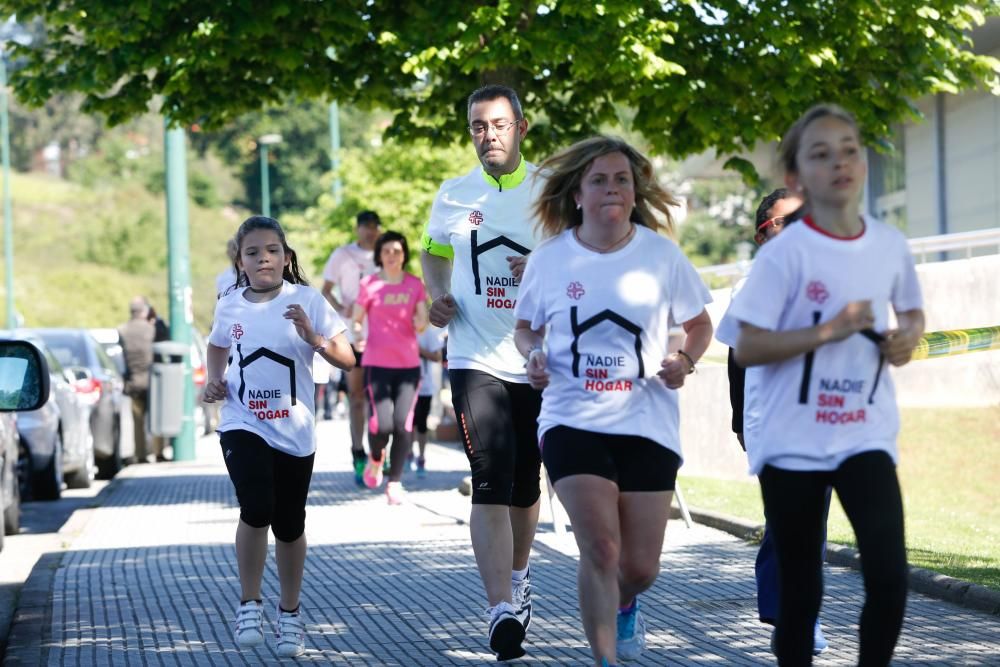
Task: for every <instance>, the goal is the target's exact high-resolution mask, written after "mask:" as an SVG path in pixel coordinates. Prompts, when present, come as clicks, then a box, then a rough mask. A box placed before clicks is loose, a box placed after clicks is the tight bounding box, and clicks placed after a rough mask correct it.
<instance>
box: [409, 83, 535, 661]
mask: <svg viewBox="0 0 1000 667" xmlns="http://www.w3.org/2000/svg"><path fill="white" fill-rule="evenodd" d="M467 109H468V123H469V133H470V136H471V137H472V145H473V147H474V148H475V150H476V155H477V157H478V158H479V162H480V166H479V167H476V168H475V169H473V170H472V171H471V172H469V173H468V174H466V175H465V176H461V177H459V178H454V179H451V180H449V181H446V182H445V183H443V184H442V185H441V189H440V190H438V194H437V197H436V198H435V200H434V205H433V207H432V209H431V217H430V221H429V222H428V223H427V229H426V232H425V233H424V237H423V246H424V252H423V254H422V255H421V260H422V262H423V268H424V280H426V281H427V287H428V290H429V291H430V293H431V297H432V298H433V299H434V302H433V303H432V304H431V310H430V319H431V324H434V325H435V326H439V327H443V326H447V327H448V349H447V358H448V377H449V381H450V383H451V392H452V403H453V404H454V406H455V417H456V419H457V420H458V428H459V431H460V433H461V434H462V439H463V442H464V444H465V453H466V455H467V456H468V457H469V466H470V468H471V471H472V514H471V517H470V519H469V528H470V533H471V537H472V549H473V551H474V552H475V554H476V564H477V565H478V566H479V576H480V577H481V578H482V580H483V586H484V587H485V589H486V599H487V601H488V604H489V608H488V609H487V613H488V614H489V617H490V621H489V629H488V632H489V643H490V648H491V649H492V650H493V652H494V653H495V654H496V655H497V658H498V659H500V660H509V659H512V658H517V657H520V656H521V655H524V649H523V648H522V647H521V644H522V642H523V641H524V635H525V632H526V631H527V629H528V626H529V625H530V623H531V610H532V607H531V576H530V573H529V569H528V556H529V554H530V553H531V543H532V542H533V541H534V539H535V527H536V525H537V524H538V499H539V497H540V495H541V492H540V489H539V479H540V477H539V472H540V469H541V458H540V457H539V453H538V437H537V435H536V434H537V430H538V424H537V416H538V410H539V407H540V406H541V395H540V393H539V392H538V391H536V390H534V389H532V388H531V386H530V385H529V384H528V378H527V375H525V372H524V360H523V359H522V358H521V355H520V354H518V352H517V348H516V347H515V346H514V333H513V329H514V302H515V301H516V300H517V293H518V285H519V284H520V280H521V274H522V273H523V272H524V264H525V262H526V255H527V254H528V253H529V252H530V251H531V249H532V248H534V247H535V243H536V241H537V238H536V231H535V225H534V217H533V213H532V211H531V207H532V204H533V202H534V200H535V193H536V183H537V181H536V179H534V178H533V176H534V174H535V171H536V167H535V166H534V165H532V164H529V163H528V162H527V160H525V159H524V158H523V156H522V155H521V140H522V139H523V138H524V135H525V134H526V133H527V132H528V121H527V119H525V117H524V112H523V111H522V109H521V102H520V100H519V99H518V97H517V93H516V92H514V91H513V90H512V89H510V88H507V87H506V86H498V85H492V86H485V87H483V88H480V89H478V90H476V91H475V92H473V93H472V94H471V95H470V96H469V99H468V107H467Z"/></svg>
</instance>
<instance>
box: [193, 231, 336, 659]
mask: <svg viewBox="0 0 1000 667" xmlns="http://www.w3.org/2000/svg"><path fill="white" fill-rule="evenodd" d="M236 243H237V248H238V251H237V252H238V255H237V259H236V265H237V269H238V270H239V274H238V278H237V282H236V288H235V289H234V290H232V291H230V292H229V293H228V294H226V295H224V296H223V297H222V298H221V299H219V302H218V304H217V305H216V310H215V320H214V322H213V324H212V333H211V334H210V336H209V341H208V355H207V356H208V380H207V383H206V385H205V401H206V402H214V401H220V400H224V403H223V406H222V410H221V415H220V422H219V428H218V431H219V436H220V442H221V445H222V453H223V457H224V459H225V463H226V468H227V469H228V470H229V476H230V479H231V480H232V482H233V486H234V488H235V490H236V498H237V500H238V501H239V504H240V522H239V526H238V527H237V529H236V561H237V565H238V567H239V575H240V586H241V589H242V592H241V597H240V605H239V608H238V609H237V611H236V628H235V633H234V634H235V639H236V643H237V644H238V645H239V646H241V647H249V646H256V645H259V644H260V643H262V642H263V641H264V629H263V616H264V613H263V605H262V601H261V581H262V579H263V575H264V564H265V562H266V560H267V531H268V527H270V528H271V530H272V532H273V533H274V537H275V557H276V560H277V565H278V579H279V582H280V586H281V598H280V600H279V601H278V608H277V619H276V620H277V628H278V633H277V637H276V650H277V653H278V654H279V655H281V656H296V655H299V654H301V653H302V651H303V650H304V639H305V625H304V623H303V620H302V617H301V615H300V614H299V592H300V590H301V588H302V572H303V569H304V567H305V558H306V538H305V534H304V531H305V515H306V509H305V508H306V496H307V494H308V492H309V482H310V480H311V478H312V467H313V459H314V457H315V451H316V442H315V434H314V431H315V417H314V406H313V379H312V359H313V354H314V353H315V352H318V353H319V354H320V355H321V356H322V357H323V358H324V359H325V360H326V361H327V362H329V363H331V364H333V365H335V366H337V367H338V368H342V369H344V370H350V369H351V368H353V367H354V352H353V351H352V350H351V346H350V343H348V342H347V339H346V338H345V336H344V331H345V330H346V327H345V326H344V322H343V321H342V320H341V319H340V317H339V316H338V315H337V314H336V313H335V312H334V310H333V308H332V307H331V306H330V305H329V304H328V303H327V302H326V300H325V299H324V298H323V295H322V294H320V292H319V291H318V290H315V289H313V288H312V287H309V286H308V285H307V284H306V282H305V280H304V279H303V277H302V274H301V272H300V271H299V266H298V261H297V259H296V256H295V251H294V250H292V249H291V248H289V247H288V243H287V242H286V241H285V234H284V232H283V231H282V229H281V227H280V226H279V225H278V222H277V221H276V220H273V219H271V218H267V217H263V216H254V217H252V218H249V219H247V220H246V221H244V222H243V224H242V225H240V228H239V230H238V231H237V232H236Z"/></svg>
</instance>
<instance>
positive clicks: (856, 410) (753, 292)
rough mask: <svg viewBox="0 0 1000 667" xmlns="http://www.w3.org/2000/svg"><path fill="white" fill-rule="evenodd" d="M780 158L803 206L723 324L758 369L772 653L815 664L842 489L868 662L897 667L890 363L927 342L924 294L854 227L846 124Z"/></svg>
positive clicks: (801, 130) (855, 177)
mask: <svg viewBox="0 0 1000 667" xmlns="http://www.w3.org/2000/svg"><path fill="white" fill-rule="evenodd" d="M781 160H782V163H783V166H784V168H785V182H786V184H787V185H788V187H789V189H791V190H793V191H795V192H797V193H798V194H800V195H801V196H802V197H803V198H804V200H805V205H804V207H803V209H802V210H801V211H799V212H798V213H797V214H796V215H794V216H792V218H791V219H796V222H794V223H793V224H786V226H785V229H784V231H783V232H782V233H781V235H780V236H778V237H777V238H776V239H774V240H772V241H770V242H768V244H767V245H766V246H764V247H763V248H762V249H761V251H760V253H758V255H757V258H756V259H755V261H754V265H753V269H752V270H751V272H750V275H749V277H748V278H747V282H746V284H745V285H744V287H743V289H742V290H740V292H739V294H737V295H736V297H735V299H734V300H733V303H732V305H731V306H730V309H729V311H728V312H727V314H726V317H725V318H724V321H723V325H720V329H721V328H723V327H724V326H725V327H728V326H729V324H730V323H729V322H727V321H726V320H728V319H729V318H732V319H733V320H735V322H737V323H738V324H739V326H740V333H739V338H738V341H737V344H736V355H735V356H736V361H737V362H738V363H739V364H740V365H742V366H745V367H749V366H758V367H759V369H760V370H759V373H758V381H757V384H756V389H755V397H756V398H755V400H756V414H757V421H756V426H755V428H754V439H755V443H754V448H753V450H752V451H749V455H750V467H751V472H753V473H755V474H758V476H759V479H760V485H761V491H762V495H763V498H764V512H765V515H766V517H767V524H768V526H769V528H770V529H771V531H772V532H773V534H774V540H775V544H776V549H777V556H778V573H779V580H780V586H779V590H780V603H779V606H778V622H777V629H776V631H775V638H774V644H775V652H776V654H777V657H778V662H779V664H782V665H785V664H787V665H807V664H809V663H810V661H811V659H812V650H813V626H814V623H815V622H816V617H817V614H818V612H819V607H820V601H821V599H822V593H823V581H822V570H821V566H822V561H821V551H822V543H823V536H824V523H825V522H824V506H825V503H826V489H827V487H828V486H832V487H833V488H834V489H835V490H836V492H837V495H838V497H839V498H840V502H841V505H842V506H843V508H844V511H845V513H846V514H847V517H848V519H850V522H851V525H852V527H853V528H854V533H855V535H856V537H857V541H858V550H859V551H860V552H861V563H862V573H863V576H864V582H865V592H866V596H865V605H864V608H863V610H862V612H861V622H860V627H859V631H860V638H861V644H860V652H859V658H858V661H859V664H860V665H886V664H888V663H889V660H890V659H891V657H892V652H893V649H894V647H895V644H896V640H897V638H898V636H899V631H900V628H901V627H902V621H903V611H904V606H905V602H906V588H907V582H906V579H907V565H906V550H905V544H904V540H903V505H902V498H901V495H900V490H899V482H898V481H897V478H896V468H895V463H896V434H897V431H898V429H899V417H898V413H897V409H896V399H895V394H894V390H893V386H892V379H891V378H890V377H889V373H888V371H887V370H886V369H885V362H888V363H890V364H892V365H894V366H901V365H903V364H905V363H907V362H908V361H909V360H910V356H911V354H912V351H913V348H914V346H915V345H916V344H917V341H918V340H919V339H920V336H921V335H922V334H923V330H924V315H923V310H922V309H921V308H922V300H921V295H920V285H919V284H918V282H917V277H916V272H915V270H914V267H913V258H912V256H911V255H910V252H909V247H908V246H907V243H906V239H905V237H904V236H903V235H902V234H901V233H900V232H899V231H898V230H896V229H895V228H892V227H889V226H888V225H885V224H883V223H881V222H878V221H876V220H871V219H868V218H864V217H861V216H859V215H858V210H859V204H860V200H861V194H862V190H863V188H864V183H865V176H866V171H867V168H866V164H865V159H864V149H863V147H862V145H861V139H860V136H859V133H858V128H857V126H856V124H855V121H854V119H853V118H852V117H851V115H850V114H848V113H847V112H846V111H844V110H843V109H841V108H839V107H836V106H832V105H820V106H816V107H813V108H812V109H810V110H808V111H807V112H806V113H805V114H804V115H803V116H802V117H801V118H799V120H798V121H796V123H795V124H794V125H793V126H792V127H791V129H790V130H789V131H788V133H787V134H786V135H785V137H784V140H783V141H782V144H781ZM890 306H892V309H893V310H894V311H895V315H896V320H897V327H896V328H890V327H889V307H890ZM747 449H748V450H750V448H749V447H748V448H747Z"/></svg>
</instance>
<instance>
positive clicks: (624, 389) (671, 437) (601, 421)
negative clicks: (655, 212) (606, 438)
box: [516, 226, 712, 456]
mask: <svg viewBox="0 0 1000 667" xmlns="http://www.w3.org/2000/svg"><path fill="white" fill-rule="evenodd" d="M711 300H712V297H711V295H710V294H709V292H708V289H707V288H706V287H705V285H704V283H702V281H701V278H700V277H699V276H698V273H697V272H696V271H695V270H694V267H692V266H691V263H690V262H688V260H687V258H686V257H685V256H684V253H682V252H681V250H680V248H678V247H677V245H676V244H675V243H674V242H673V241H671V240H670V239H668V238H666V237H664V236H661V235H659V234H657V233H656V232H654V231H652V230H650V229H648V228H646V227H641V226H640V227H637V229H636V234H635V236H634V237H633V238H632V240H631V241H629V243H628V245H626V246H625V247H624V248H622V249H621V250H618V251H615V252H613V253H608V254H601V253H595V252H592V251H590V250H588V249H587V248H585V247H584V246H582V245H581V244H580V243H579V242H578V241H577V240H576V238H575V237H574V236H573V231H572V230H567V231H565V232H563V233H562V234H560V235H559V236H556V237H555V238H553V239H551V240H549V241H546V242H545V243H543V244H542V245H540V246H539V247H538V248H536V249H535V252H533V253H532V254H531V258H530V259H529V260H528V267H527V270H526V271H525V273H524V280H523V281H522V283H521V295H520V298H519V299H518V302H517V308H516V315H517V319H519V320H527V321H528V322H530V323H531V327H532V328H533V329H539V328H541V327H546V335H545V342H546V348H547V351H546V354H547V363H548V370H549V376H550V380H549V385H548V386H547V387H546V388H545V390H544V391H543V393H542V411H541V414H540V415H539V417H538V436H539V439H541V438H542V436H543V435H544V434H545V432H546V431H547V430H549V429H550V428H552V427H553V426H557V425H564V426H572V427H573V428H579V429H583V430H587V431H595V432H597V433H612V434H620V435H638V436H642V437H645V438H649V439H650V440H653V441H655V442H657V443H659V444H660V445H663V446H664V447H667V448H668V449H670V450H672V451H674V452H675V453H676V454H677V455H678V456H681V445H680V438H679V434H678V431H679V420H678V404H677V391H676V390H674V389H668V388H667V385H666V384H665V383H664V382H663V380H661V379H660V378H659V377H657V375H656V373H657V372H658V371H660V368H661V366H660V364H661V363H662V362H663V359H664V358H665V357H666V356H667V345H668V338H669V333H670V327H669V322H670V319H671V316H672V317H673V320H674V321H676V322H679V323H681V322H687V321H689V320H691V319H693V318H695V317H697V316H698V315H700V314H701V312H702V311H703V310H704V308H705V304H706V303H710V302H711ZM521 363H522V364H523V363H524V361H523V358H522V361H521Z"/></svg>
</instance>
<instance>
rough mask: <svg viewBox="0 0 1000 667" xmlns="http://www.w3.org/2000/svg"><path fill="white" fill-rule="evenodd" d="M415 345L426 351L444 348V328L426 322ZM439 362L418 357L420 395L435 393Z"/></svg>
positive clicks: (439, 367)
mask: <svg viewBox="0 0 1000 667" xmlns="http://www.w3.org/2000/svg"><path fill="white" fill-rule="evenodd" d="M417 345H418V346H419V347H420V349H421V350H424V351H426V352H437V351H439V350H441V349H443V348H444V329H441V328H439V327H436V326H434V325H433V324H428V325H427V328H426V329H424V330H423V332H422V333H421V334H420V335H419V336H417ZM440 369H441V364H440V363H438V362H436V361H431V360H430V359H424V358H423V357H420V391H418V392H417V393H418V395H420V396H433V395H434V394H436V393H437V384H438V383H437V375H438V373H439V372H440Z"/></svg>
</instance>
